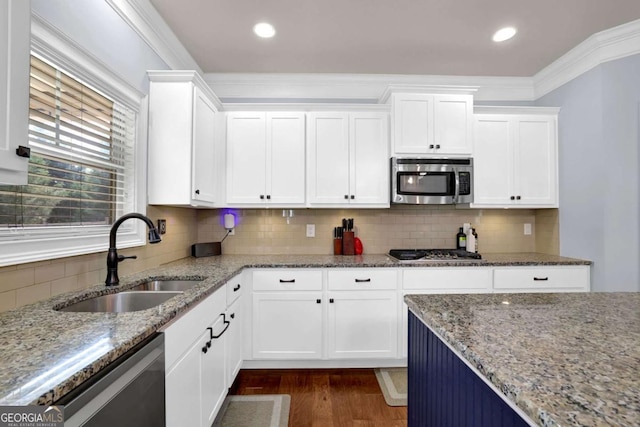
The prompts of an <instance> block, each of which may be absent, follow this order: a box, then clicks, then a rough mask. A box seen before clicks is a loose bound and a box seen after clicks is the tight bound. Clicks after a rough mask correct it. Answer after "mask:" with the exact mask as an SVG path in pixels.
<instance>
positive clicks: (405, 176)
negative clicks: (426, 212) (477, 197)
mask: <svg viewBox="0 0 640 427" xmlns="http://www.w3.org/2000/svg"><path fill="white" fill-rule="evenodd" d="M471 202H473V159H470V158H464V159H448V158H447V159H445V158H440V159H422V158H400V157H393V158H392V159H391V203H395V204H412V205H450V204H456V203H471Z"/></svg>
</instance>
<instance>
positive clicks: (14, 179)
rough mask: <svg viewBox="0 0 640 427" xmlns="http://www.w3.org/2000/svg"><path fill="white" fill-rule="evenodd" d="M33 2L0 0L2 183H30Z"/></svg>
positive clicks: (0, 141) (0, 171)
mask: <svg viewBox="0 0 640 427" xmlns="http://www.w3.org/2000/svg"><path fill="white" fill-rule="evenodd" d="M30 4H31V2H30V1H29V0H5V1H3V2H2V3H0V60H2V64H0V184H11V185H24V184H26V183H27V170H28V166H29V158H28V157H23V156H21V155H18V153H17V151H16V150H17V149H18V147H20V146H24V147H28V145H29V135H28V129H29V52H30V28H31V26H30V19H31V7H30Z"/></svg>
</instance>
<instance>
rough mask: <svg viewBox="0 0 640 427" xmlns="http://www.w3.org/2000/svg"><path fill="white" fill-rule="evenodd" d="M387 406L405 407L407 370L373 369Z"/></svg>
mask: <svg viewBox="0 0 640 427" xmlns="http://www.w3.org/2000/svg"><path fill="white" fill-rule="evenodd" d="M374 371H375V373H376V378H377V380H378V384H380V389H381V390H382V394H383V395H384V400H385V401H386V402H387V405H389V406H407V368H380V369H374Z"/></svg>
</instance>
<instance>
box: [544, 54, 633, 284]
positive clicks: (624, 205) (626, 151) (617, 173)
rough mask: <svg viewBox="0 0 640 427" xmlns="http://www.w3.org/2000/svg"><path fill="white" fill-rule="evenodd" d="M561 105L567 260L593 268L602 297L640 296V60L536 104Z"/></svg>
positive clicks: (594, 74)
mask: <svg viewBox="0 0 640 427" xmlns="http://www.w3.org/2000/svg"><path fill="white" fill-rule="evenodd" d="M536 104H537V105H540V106H559V107H561V110H560V117H559V140H560V147H559V170H560V206H561V209H560V216H559V223H560V229H559V233H560V253H561V254H562V255H565V256H570V257H576V258H584V259H589V260H591V261H593V268H592V289H593V290H595V291H640V266H639V263H638V259H640V249H639V246H638V235H640V202H639V200H640V189H639V188H638V187H639V184H638V183H639V181H640V153H639V151H640V150H639V148H638V147H639V145H640V141H639V130H638V128H639V126H640V122H639V116H640V111H639V105H640V55H634V56H630V57H626V58H623V59H619V60H616V61H610V62H607V63H605V64H602V65H600V66H598V67H596V68H594V69H592V70H590V71H588V72H586V73H584V74H582V75H581V76H579V77H577V78H575V79H574V80H572V81H570V82H568V83H567V84H565V85H563V86H562V87H560V88H558V89H556V90H554V91H553V92H551V93H549V94H547V95H546V96H544V97H542V98H541V99H539V100H538V101H537V102H536Z"/></svg>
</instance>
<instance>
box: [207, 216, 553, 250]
mask: <svg viewBox="0 0 640 427" xmlns="http://www.w3.org/2000/svg"><path fill="white" fill-rule="evenodd" d="M548 211H550V212H556V215H557V210H553V209H551V210H548ZM224 212H226V211H221V210H216V211H200V212H198V241H199V242H208V241H220V239H221V238H222V237H223V236H224V234H225V231H224V229H223V227H222V225H221V217H222V214H223V213H224ZM234 213H235V214H236V216H237V220H236V222H237V227H236V230H235V235H233V236H229V237H227V239H226V240H225V241H224V242H223V244H222V252H223V253H224V254H287V253H296V254H331V253H333V243H332V232H333V228H334V227H335V226H338V225H339V224H340V223H341V219H342V218H354V222H355V228H356V236H358V237H360V239H361V240H362V242H363V244H364V248H365V253H369V254H382V253H386V252H388V251H389V249H392V248H453V247H455V235H456V233H457V232H458V229H459V227H461V226H462V224H463V223H464V222H470V223H472V224H473V226H474V227H475V228H476V231H477V232H478V241H479V250H480V252H481V253H492V252H493V253H495V252H534V251H536V250H537V246H536V245H537V244H539V245H540V248H541V249H542V250H544V251H545V252H547V253H558V246H557V238H556V239H555V241H554V240H553V235H554V227H557V221H556V222H554V221H553V213H550V214H548V217H546V221H545V220H544V219H540V222H541V226H538V225H537V223H536V219H537V214H536V213H535V211H533V210H528V209H484V210H478V209H455V208H454V207H450V206H429V207H427V206H410V205H407V206H399V205H397V206H393V207H392V208H391V209H350V210H342V209H296V210H294V217H293V218H291V219H290V224H287V222H286V219H285V218H283V217H282V210H281V209H269V210H267V209H242V210H235V211H234ZM541 218H542V216H541ZM525 223H530V224H532V228H533V234H532V235H530V236H525V235H524V234H523V228H524V224H525ZM306 224H315V226H316V237H314V238H308V237H305V236H306ZM536 235H539V236H540V243H538V242H537V239H536ZM556 235H557V233H556Z"/></svg>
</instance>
